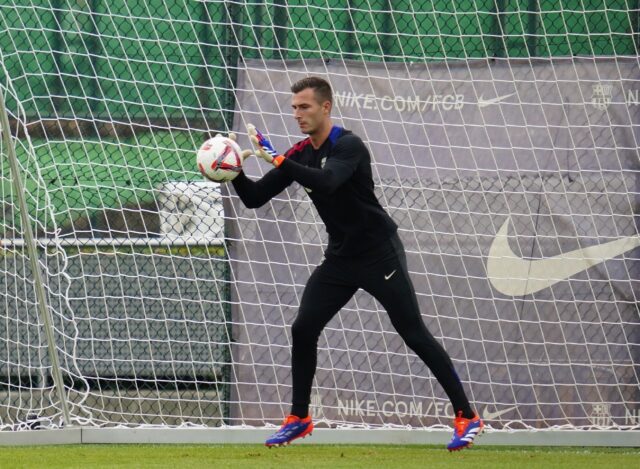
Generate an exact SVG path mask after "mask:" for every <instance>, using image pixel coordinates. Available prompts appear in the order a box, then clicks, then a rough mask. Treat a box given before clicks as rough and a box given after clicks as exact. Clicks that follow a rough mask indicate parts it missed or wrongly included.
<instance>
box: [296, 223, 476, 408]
mask: <svg viewBox="0 0 640 469" xmlns="http://www.w3.org/2000/svg"><path fill="white" fill-rule="evenodd" d="M359 288H362V289H363V290H365V291H367V292H368V293H370V294H371V295H372V296H373V297H374V298H376V299H377V300H378V302H379V303H380V304H381V305H382V306H383V307H384V309H385V310H386V311H387V314H389V318H390V319H391V323H392V324H393V326H394V327H395V329H396V330H397V331H398V333H399V334H400V336H401V337H402V338H403V339H404V341H405V343H406V344H407V346H408V347H409V348H411V350H413V351H414V352H415V353H416V354H417V355H418V356H419V357H420V358H421V359H422V360H423V361H424V362H425V364H426V365H427V366H428V367H429V369H430V370H431V372H432V373H433V375H434V376H435V377H436V379H437V380H438V382H440V384H441V385H442V387H443V388H444V390H445V392H446V394H447V396H449V399H450V400H451V403H452V405H453V408H454V410H455V412H456V415H457V414H458V412H459V411H463V413H464V414H468V413H469V412H471V409H470V407H469V401H468V400H467V397H466V395H465V392H464V389H463V388H462V383H461V382H460V380H459V378H458V375H457V374H456V372H455V370H454V368H453V364H452V362H451V359H450V358H449V355H448V354H447V352H445V350H444V348H443V347H442V346H441V345H440V344H439V343H438V342H437V341H436V339H435V338H434V337H433V335H431V333H430V332H429V330H428V329H427V328H426V326H425V324H424V322H423V321H422V317H421V315H420V310H419V308H418V301H417V298H416V294H415V290H414V288H413V284H412V283H411V279H410V278H409V273H408V270H407V260H406V255H405V251H404V247H403V246H402V243H401V241H400V238H399V237H398V235H397V234H394V235H393V236H392V237H391V238H390V239H389V240H388V241H385V242H384V243H381V245H380V246H379V247H377V248H376V249H375V250H373V251H369V252H367V253H366V257H365V256H359V257H357V258H355V257H351V258H344V257H337V256H327V258H326V259H325V260H324V262H323V263H322V264H321V265H319V266H318V267H317V268H316V270H315V271H314V272H313V274H312V275H311V277H310V278H309V281H308V282H307V285H306V287H305V289H304V294H303V295H302V301H301V304H300V310H299V311H298V315H297V317H296V320H295V321H294V323H293V325H292V328H291V333H292V336H293V337H292V341H293V348H292V352H291V354H292V357H291V361H292V363H291V374H292V380H293V399H292V401H293V408H292V413H293V414H295V415H299V414H303V415H299V416H300V417H304V416H306V413H307V412H308V407H309V401H310V395H311V385H312V381H313V376H314V374H315V372H316V363H317V351H318V338H319V336H320V333H321V332H322V330H323V329H324V327H325V326H326V325H327V323H328V322H329V320H330V319H331V318H332V317H333V316H335V314H336V313H337V312H338V311H340V309H341V308H342V307H343V306H344V305H345V304H346V303H347V302H348V301H349V299H350V298H351V297H352V296H353V295H354V293H355V292H356V291H357V290H358V289H359Z"/></svg>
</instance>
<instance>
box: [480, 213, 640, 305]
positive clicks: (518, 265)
mask: <svg viewBox="0 0 640 469" xmlns="http://www.w3.org/2000/svg"><path fill="white" fill-rule="evenodd" d="M510 221H511V219H510V218H507V221H505V222H504V224H503V225H502V227H500V230H498V233H497V234H496V237H495V239H494V240H493V243H492V244H491V248H490V249H489V259H488V260H487V276H488V277H489V281H490V282H491V285H493V288H495V289H496V290H497V291H499V292H500V293H502V294H504V295H509V296H524V295H529V294H531V293H535V292H538V291H540V290H544V289H545V288H548V287H550V286H551V285H554V284H556V283H558V282H561V281H563V280H566V279H568V278H569V277H571V276H573V275H575V274H577V273H579V272H582V271H583V270H587V269H588V268H590V267H593V266H594V265H598V264H600V263H602V262H604V261H607V260H609V259H613V258H614V257H617V256H619V255H621V254H624V253H625V252H627V251H630V250H631V249H634V248H636V247H638V246H640V236H637V235H636V236H627V237H625V238H620V239H616V240H615V241H611V242H608V243H602V244H598V245H596V246H590V247H588V248H584V249H576V250H575V251H570V252H565V253H562V254H559V255H557V256H554V257H547V258H544V259H522V258H521V257H518V256H517V255H516V254H515V253H514V252H513V250H512V249H511V247H510V246H509V237H508V233H509V224H510Z"/></svg>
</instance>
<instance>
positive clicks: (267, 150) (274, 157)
mask: <svg viewBox="0 0 640 469" xmlns="http://www.w3.org/2000/svg"><path fill="white" fill-rule="evenodd" d="M247 133H248V134H249V138H250V139H251V142H252V143H253V144H254V146H255V147H256V155H257V156H259V157H260V158H262V159H263V160H265V161H266V162H267V163H271V164H272V165H273V166H275V167H276V168H277V167H278V166H280V165H281V164H282V162H283V161H284V158H285V157H284V155H280V154H279V153H278V152H277V151H276V150H275V149H274V148H273V145H271V142H270V141H269V140H268V139H267V137H265V136H264V135H262V132H260V131H259V130H258V129H256V126H255V125H253V124H247Z"/></svg>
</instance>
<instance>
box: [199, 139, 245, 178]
mask: <svg viewBox="0 0 640 469" xmlns="http://www.w3.org/2000/svg"><path fill="white" fill-rule="evenodd" d="M197 162H198V168H199V169H200V172H201V173H202V175H203V176H204V177H206V178H207V179H209V180H211V181H214V182H228V181H232V180H233V179H235V177H236V176H237V175H238V174H239V173H240V171H242V150H241V149H240V147H239V146H238V144H237V143H236V142H234V141H233V140H231V139H230V138H229V137H223V136H221V135H216V136H215V137H213V138H210V139H209V140H207V141H206V142H204V143H203V144H202V146H201V147H200V149H199V150H198V155H197Z"/></svg>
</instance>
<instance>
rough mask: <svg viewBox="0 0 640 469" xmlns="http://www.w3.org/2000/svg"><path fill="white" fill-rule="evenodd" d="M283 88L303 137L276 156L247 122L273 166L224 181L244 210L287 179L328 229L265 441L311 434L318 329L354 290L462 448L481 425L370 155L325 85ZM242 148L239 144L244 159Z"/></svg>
mask: <svg viewBox="0 0 640 469" xmlns="http://www.w3.org/2000/svg"><path fill="white" fill-rule="evenodd" d="M291 91H292V93H293V99H292V107H293V113H294V117H295V119H296V121H297V123H298V126H299V127H300V131H301V132H302V133H304V134H306V135H308V137H307V138H306V139H304V140H302V141H301V142H299V143H296V144H295V145H294V146H293V147H292V148H291V149H289V150H288V151H287V152H286V153H285V154H279V153H277V152H276V151H275V150H274V149H273V147H272V145H271V143H270V142H269V141H268V140H267V139H266V138H265V137H264V136H263V135H262V134H261V133H260V132H259V131H258V130H257V129H256V128H255V127H253V126H252V125H249V126H248V132H249V136H250V138H251V140H252V142H253V143H254V145H255V146H256V150H255V154H256V155H258V156H259V157H261V158H263V159H264V160H265V161H267V162H268V163H270V164H272V165H273V166H274V168H273V169H272V170H271V171H269V172H268V173H267V174H266V175H265V176H264V177H263V178H261V179H260V180H258V181H252V180H250V179H249V178H247V176H246V175H245V174H244V173H240V174H239V175H238V177H236V178H235V179H234V180H233V186H234V188H235V190H236V192H237V193H238V195H239V196H240V199H241V200H242V202H244V204H245V205H246V206H247V207H248V208H256V207H260V206H261V205H263V204H265V203H266V202H268V201H269V200H270V199H271V198H272V197H274V196H275V195H277V194H279V193H280V192H282V191H283V190H284V189H285V188H286V187H287V186H289V185H290V184H291V183H292V182H294V181H296V182H297V183H299V184H301V185H302V186H303V187H304V188H305V189H306V190H307V192H308V193H309V197H311V200H312V201H313V203H314V205H315V206H316V209H317V210H318V213H319V215H320V217H321V218H322V221H323V222H324V223H325V225H326V228H327V232H328V234H329V243H328V246H327V249H326V251H325V259H324V261H323V262H322V264H320V265H319V266H318V267H317V268H316V269H315V271H314V272H313V274H312V275H311V277H310V278H309V281H308V282H307V285H306V287H305V289H304V294H303V296H302V301H301V303H300V310H299V311H298V315H297V317H296V319H295V321H294V323H293V325H292V327H291V333H292V336H293V337H292V342H293V347H292V351H291V375H292V381H293V399H292V401H293V405H292V407H291V415H289V416H288V417H287V418H286V419H285V421H284V424H283V425H282V427H281V428H280V430H278V431H277V432H276V433H275V434H274V435H272V436H271V437H269V439H268V440H267V441H266V445H267V446H276V445H283V444H287V443H289V442H291V441H292V440H295V439H296V438H301V437H304V436H306V435H308V434H310V433H311V431H312V430H313V423H312V421H311V416H310V415H309V401H310V395H311V385H312V381H313V375H314V374H315V371H316V359H317V348H318V338H319V336H320V332H321V331H322V329H323V328H324V327H325V325H326V324H327V323H328V322H329V320H330V319H331V318H332V317H333V316H334V315H335V314H336V313H337V312H338V311H339V310H340V309H341V308H342V307H343V306H344V305H345V304H346V303H347V302H348V301H349V299H350V298H351V297H352V296H353V295H354V294H355V292H356V291H357V290H358V289H359V288H362V289H364V290H366V291H367V292H369V293H370V294H371V295H373V296H374V297H375V298H376V299H377V300H378V301H379V302H380V304H381V305H382V306H383V307H384V308H385V309H386V311H387V313H388V314H389V317H390V319H391V322H392V324H393V326H394V327H395V328H396V330H397V331H398V333H399V334H400V336H401V337H402V338H403V339H404V341H405V342H406V344H407V345H408V346H409V347H410V348H411V349H412V350H413V351H414V352H415V353H416V354H417V355H418V356H419V357H420V358H421V359H422V360H423V361H424V362H425V364H426V365H427V366H428V367H429V369H430V370H431V372H432V373H433V374H434V376H435V377H436V378H437V379H438V382H439V383H440V384H441V385H442V387H443V388H444V390H445V392H446V393H447V396H449V399H450V400H451V403H452V404H453V408H454V410H455V414H456V418H455V422H454V426H455V430H454V433H453V438H452V440H451V442H450V443H449V444H448V446H447V448H448V449H449V450H458V449H462V448H465V447H467V446H469V445H470V444H471V443H473V439H474V438H475V436H476V435H477V434H478V433H480V431H481V430H482V427H483V423H482V420H480V417H479V416H478V415H476V414H475V413H474V412H473V410H472V409H471V406H470V405H469V401H468V400H467V396H466V395H465V392H464V389H463V388H462V383H461V382H460V380H459V378H458V375H457V374H456V371H455V370H454V368H453V364H452V362H451V359H450V358H449V356H448V355H447V352H445V350H444V349H443V348H442V346H441V345H440V344H439V343H438V342H437V341H436V340H435V338H434V337H433V336H432V335H431V333H430V332H429V331H428V330H427V328H426V327H425V325H424V323H423V322H422V317H421V315H420V311H419V309H418V302H417V299H416V294H415V291H414V289H413V285H412V283H411V279H410V278H409V273H408V271H407V263H406V257H405V251H404V247H403V246H402V243H401V241H400V238H399V237H398V235H397V233H396V231H397V226H396V224H395V223H394V222H393V220H392V219H391V218H390V217H389V215H387V213H386V212H385V211H384V209H383V208H382V206H381V205H380V203H379V202H378V200H377V198H376V196H375V194H374V185H373V178H372V173H371V157H370V155H369V151H368V150H367V148H366V147H365V145H364V143H363V142H362V140H361V139H360V138H359V137H357V136H356V135H354V134H352V133H351V132H349V131H348V130H345V129H343V128H341V127H338V126H335V125H333V124H332V122H331V107H332V91H331V87H330V85H329V83H327V82H326V81H325V80H323V79H321V78H317V77H309V78H304V79H302V80H300V81H298V82H296V83H295V84H294V85H293V86H292V87H291ZM232 137H233V136H232ZM250 153H252V151H251V150H245V151H244V152H243V155H248V154H250Z"/></svg>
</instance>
